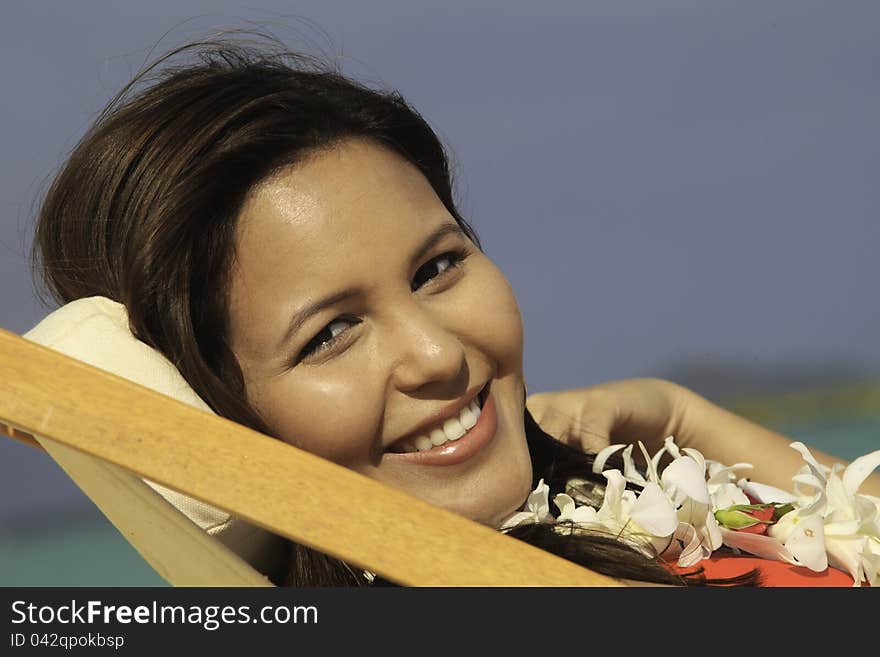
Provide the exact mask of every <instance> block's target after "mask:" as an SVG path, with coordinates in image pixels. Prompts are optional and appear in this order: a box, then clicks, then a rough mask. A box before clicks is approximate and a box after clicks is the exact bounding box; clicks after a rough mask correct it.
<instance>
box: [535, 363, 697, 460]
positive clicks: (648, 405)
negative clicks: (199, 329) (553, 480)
mask: <svg viewBox="0 0 880 657" xmlns="http://www.w3.org/2000/svg"><path fill="white" fill-rule="evenodd" d="M689 394H693V393H690V391H689V390H687V389H686V388H683V387H682V386H680V385H678V384H675V383H672V382H671V381H665V380H663V379H627V380H623V381H612V382H610V383H603V384H601V385H597V386H591V387H588V388H576V389H573V390H562V391H559V392H539V393H535V394H533V395H530V396H529V397H528V398H527V399H526V407H527V408H528V409H529V411H530V412H531V413H532V416H533V417H534V418H535V421H536V422H537V423H538V424H539V425H541V428H542V429H544V431H546V432H547V433H549V434H550V435H551V436H553V437H555V438H556V439H557V440H560V441H562V442H565V443H568V444H570V445H573V446H576V447H580V448H581V449H583V450H584V451H587V452H598V451H599V450H600V449H602V448H603V447H607V446H608V445H610V444H614V443H635V442H636V441H639V440H641V441H642V442H643V443H644V444H645V446H646V447H647V448H648V451H649V452H650V453H654V452H655V451H656V450H657V449H659V448H660V447H661V446H662V445H663V440H664V439H665V438H666V437H667V436H670V435H675V436H676V438H677V443H678V444H679V445H680V446H681V445H682V441H681V439H680V437H679V436H678V433H679V431H680V429H681V428H682V419H683V417H682V416H683V414H684V412H685V411H686V409H687V396H688V395H689Z"/></svg>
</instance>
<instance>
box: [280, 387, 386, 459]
mask: <svg viewBox="0 0 880 657" xmlns="http://www.w3.org/2000/svg"><path fill="white" fill-rule="evenodd" d="M351 379H354V381H352V380H351ZM356 380H357V377H351V378H350V380H348V381H341V380H340V381H322V382H313V383H310V384H308V385H299V386H297V385H292V386H289V387H286V388H285V389H283V390H281V389H279V390H275V391H273V394H272V396H271V399H270V400H269V403H270V405H271V408H270V409H267V410H268V411H269V413H268V414H267V415H270V416H271V424H270V426H272V428H273V429H275V430H276V434H277V435H278V436H279V437H280V438H281V439H282V440H284V441H285V442H288V443H290V444H291V445H294V446H295V447H299V448H300V449H303V450H305V451H307V452H311V453H312V454H316V455H317V456H321V457H323V458H326V459H328V460H330V461H333V462H334V463H339V464H340V465H346V464H347V463H349V462H353V461H362V460H364V458H365V455H367V454H369V453H370V450H371V449H372V447H373V440H374V436H375V435H376V427H377V425H378V420H377V419H376V417H374V416H375V415H376V413H375V411H374V408H373V407H374V406H375V404H371V402H370V395H369V394H368V391H365V390H364V389H362V388H359V387H356V386H355V385H354V382H356Z"/></svg>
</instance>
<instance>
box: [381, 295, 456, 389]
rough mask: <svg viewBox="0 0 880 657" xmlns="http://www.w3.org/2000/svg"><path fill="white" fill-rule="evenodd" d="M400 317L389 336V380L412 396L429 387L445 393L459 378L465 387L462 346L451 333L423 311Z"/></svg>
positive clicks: (452, 332)
mask: <svg viewBox="0 0 880 657" xmlns="http://www.w3.org/2000/svg"><path fill="white" fill-rule="evenodd" d="M414 313H415V314H412V313H410V314H408V315H407V316H403V317H400V318H399V319H398V321H397V322H396V330H395V331H393V332H392V333H391V335H390V336H389V339H390V341H391V342H392V344H391V348H392V350H393V353H394V354H395V355H396V358H395V359H394V362H393V366H394V371H393V377H394V379H395V382H396V385H397V388H398V389H399V390H405V391H408V392H412V391H414V390H418V389H420V388H423V387H425V386H430V385H431V384H440V385H442V386H443V387H444V388H445V391H448V389H449V388H450V387H451V384H455V383H458V379H459V378H462V379H463V381H462V383H463V385H467V378H468V372H467V361H466V359H465V350H464V345H463V344H462V342H461V340H460V339H459V338H458V336H457V335H456V334H455V333H454V331H452V330H450V329H449V327H447V326H444V325H443V324H442V323H440V322H438V321H437V320H436V318H433V317H432V316H431V314H430V313H428V312H425V311H418V310H416V311H414Z"/></svg>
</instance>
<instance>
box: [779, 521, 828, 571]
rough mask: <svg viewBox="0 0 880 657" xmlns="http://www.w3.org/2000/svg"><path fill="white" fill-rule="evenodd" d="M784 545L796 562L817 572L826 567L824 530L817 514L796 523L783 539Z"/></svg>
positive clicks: (826, 556)
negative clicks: (784, 539)
mask: <svg viewBox="0 0 880 657" xmlns="http://www.w3.org/2000/svg"><path fill="white" fill-rule="evenodd" d="M785 547H786V548H787V549H788V551H789V552H791V555H792V556H793V557H794V558H795V559H797V563H798V564H799V565H801V566H806V567H807V568H809V569H810V570H813V571H815V572H817V573H821V572H823V571H824V570H825V569H826V568H828V555H827V554H826V552H825V531H824V529H823V527H822V518H821V517H820V516H819V515H809V516H806V517H804V518H803V519H802V520H801V521H800V522H799V523H797V524H796V525H795V527H794V529H793V530H792V532H791V534H789V535H788V538H787V539H786V541H785Z"/></svg>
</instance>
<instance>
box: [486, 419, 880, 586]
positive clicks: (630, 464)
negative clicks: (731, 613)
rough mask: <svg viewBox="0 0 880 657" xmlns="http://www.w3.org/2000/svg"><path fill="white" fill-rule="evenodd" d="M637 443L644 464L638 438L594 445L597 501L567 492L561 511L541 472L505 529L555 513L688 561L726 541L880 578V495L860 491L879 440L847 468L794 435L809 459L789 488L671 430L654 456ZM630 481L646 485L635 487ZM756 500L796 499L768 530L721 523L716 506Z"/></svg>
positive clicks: (877, 459)
mask: <svg viewBox="0 0 880 657" xmlns="http://www.w3.org/2000/svg"><path fill="white" fill-rule="evenodd" d="M638 446H639V449H640V450H641V452H642V455H643V456H644V458H645V462H646V464H647V467H646V470H645V473H644V474H642V473H641V472H640V471H639V470H638V468H636V465H635V462H634V461H633V457H632V453H633V445H628V446H624V445H609V446H608V447H606V448H605V449H603V450H602V451H600V452H599V454H597V455H596V458H595V461H594V466H593V471H594V472H595V473H601V474H602V475H604V477H605V479H606V481H607V484H606V486H605V491H604V495H603V499H602V503H601V505H600V506H599V508H598V509H596V508H594V507H593V506H590V505H588V504H580V505H579V504H578V502H577V501H576V500H575V499H574V498H572V497H571V496H570V495H567V494H565V493H563V494H560V495H556V496H555V497H554V499H553V502H554V504H555V505H556V506H557V507H558V509H559V512H560V513H559V517H558V519H556V520H554V518H553V516H552V514H551V513H550V508H549V501H548V496H549V487H548V486H547V485H546V484H545V483H544V480H543V479H542V480H541V481H540V482H539V483H538V486H537V488H536V489H535V490H534V491H532V493H531V494H530V495H529V497H528V500H527V501H526V505H525V509H524V510H523V511H520V512H519V513H515V514H513V515H512V516H511V517H510V518H508V519H507V520H506V521H505V522H504V524H503V525H502V528H501V529H502V530H506V529H509V528H511V527H515V526H517V525H520V524H524V523H550V524H553V523H556V528H557V531H560V532H570V531H574V530H575V529H576V528H583V529H587V530H595V531H601V532H605V533H610V534H613V535H615V536H617V537H618V538H620V539H621V540H624V541H626V542H627V543H629V544H631V545H632V546H633V547H634V548H635V549H637V550H639V551H641V552H642V553H643V554H646V555H647V556H654V555H657V554H662V556H664V557H665V558H677V560H678V565H679V566H681V567H689V566H692V565H694V564H696V563H698V562H699V561H701V560H702V559H706V558H708V557H709V556H711V554H712V552H714V551H715V550H717V549H718V548H719V547H721V545H722V544H724V545H728V546H730V547H732V548H735V549H738V550H742V551H744V552H748V553H750V554H754V555H756V556H759V557H763V558H766V559H775V560H779V561H785V562H788V563H791V564H795V565H799V566H805V567H807V568H810V569H811V570H814V571H817V572H821V571H824V570H825V569H826V568H827V567H828V565H829V563H830V564H831V565H833V566H836V567H839V568H841V569H843V570H846V571H847V572H849V573H850V575H852V577H853V580H854V585H855V586H859V585H860V584H861V583H862V582H863V581H867V582H868V583H869V584H870V585H871V586H876V585H878V584H880V498H877V497H872V496H869V495H862V494H859V493H858V489H859V487H860V486H861V485H862V483H863V482H864V480H865V479H866V478H867V477H868V475H869V474H870V473H871V472H872V471H873V470H874V469H875V468H877V467H878V465H880V450H878V451H876V452H872V453H871V454H867V455H865V456H862V457H859V458H857V459H856V460H854V461H853V462H852V463H851V464H850V465H849V466H848V467H847V468H846V469H843V466H841V465H838V466H835V467H834V468H828V467H825V466H823V465H821V464H819V463H818V462H817V461H816V460H815V459H814V458H813V456H812V454H810V451H809V450H808V449H807V448H806V446H804V445H803V444H802V443H800V442H794V443H792V444H791V447H792V448H793V449H795V450H797V451H798V452H800V454H801V456H802V457H803V458H804V461H805V465H804V467H803V468H802V469H801V470H800V471H799V472H798V473H797V474H796V475H795V476H794V477H793V478H792V481H793V483H794V491H793V492H792V493H789V492H787V491H783V490H780V489H778V488H774V487H772V486H767V485H764V484H760V483H757V482H751V481H748V480H746V479H737V475H736V474H735V471H736V470H741V469H745V468H751V467H752V466H751V465H750V464H748V463H737V464H734V465H731V466H725V465H723V464H721V463H718V462H716V461H711V460H707V459H705V458H704V457H703V455H702V454H701V453H700V452H699V451H697V450H695V449H692V448H687V447H685V448H682V449H679V448H678V446H677V445H676V444H675V439H674V438H673V437H672V436H669V437H668V438H666V440H665V441H664V445H663V447H662V448H661V449H660V450H659V451H658V452H657V453H656V454H655V455H654V456H653V457H649V455H648V452H647V450H646V449H645V446H644V445H643V444H642V443H641V442H639V443H638ZM620 450H623V451H622V454H621V456H622V459H623V464H624V466H623V472H621V471H620V470H617V469H611V470H605V469H604V468H605V464H606V463H607V461H608V458H609V457H610V456H611V455H612V454H614V453H616V452H618V451H620ZM667 453H668V454H669V455H670V456H671V457H672V461H671V462H670V463H669V465H667V466H666V467H665V468H664V469H663V471H662V472H660V471H659V464H660V459H661V457H662V456H663V455H664V454H667ZM841 472H842V474H841ZM627 482H630V483H633V484H637V485H639V486H641V487H642V490H641V491H640V492H638V493H636V492H635V491H632V490H627V489H626V485H627ZM569 483H571V482H569ZM747 494H748V496H747ZM750 498H751V499H750ZM753 500H757V501H758V502H759V503H762V504H774V505H777V511H779V508H778V507H781V506H782V505H786V506H787V507H788V509H783V510H782V511H781V513H782V515H781V517H778V518H776V516H775V515H774V519H775V520H776V522H775V523H773V524H771V525H770V526H769V527H768V529H767V534H766V535H763V534H760V533H751V532H746V531H733V530H731V529H727V528H725V527H721V526H720V525H719V524H718V521H717V520H716V517H715V512H716V511H720V510H728V511H732V512H734V513H736V512H737V511H736V510H735V509H731V508H730V507H735V506H737V505H750V504H751V503H752V501H753ZM581 501H583V500H581ZM765 508H766V507H765ZM789 509H790V510H789ZM719 517H721V516H719ZM722 519H723V518H722ZM725 522H726V521H725Z"/></svg>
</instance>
